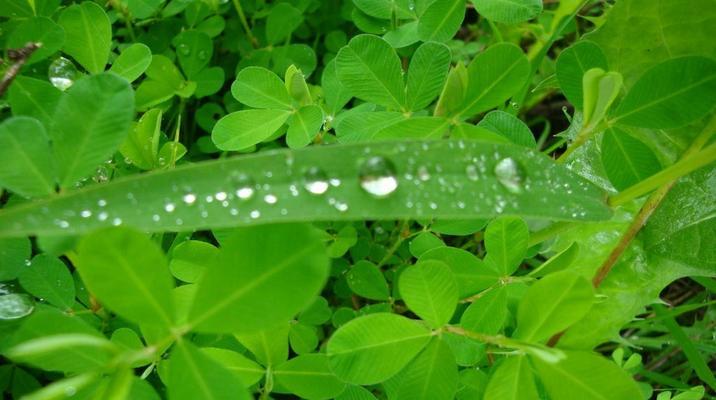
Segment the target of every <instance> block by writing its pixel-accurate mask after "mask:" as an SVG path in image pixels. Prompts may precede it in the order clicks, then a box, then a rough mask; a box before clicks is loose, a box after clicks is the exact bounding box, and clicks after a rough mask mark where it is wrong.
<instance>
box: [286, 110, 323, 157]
mask: <svg viewBox="0 0 716 400" xmlns="http://www.w3.org/2000/svg"><path fill="white" fill-rule="evenodd" d="M321 126H323V110H321V107H319V106H316V105H309V106H304V107H301V108H300V109H299V110H298V111H296V112H295V114H293V115H292V116H291V118H290V119H289V120H288V131H287V132H286V144H288V147H290V148H292V149H298V148H301V147H305V146H308V145H309V144H310V143H311V141H313V138H314V137H316V135H317V134H318V132H319V131H320V130H321Z"/></svg>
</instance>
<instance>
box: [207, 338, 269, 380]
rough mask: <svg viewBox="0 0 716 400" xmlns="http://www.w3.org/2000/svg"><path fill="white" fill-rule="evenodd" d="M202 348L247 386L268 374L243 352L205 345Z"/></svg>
mask: <svg viewBox="0 0 716 400" xmlns="http://www.w3.org/2000/svg"><path fill="white" fill-rule="evenodd" d="M200 350H201V352H202V353H204V354H206V355H207V356H209V358H211V359H213V360H214V361H216V362H217V363H219V364H221V365H222V366H223V367H224V368H226V369H228V370H229V371H231V372H233V373H234V374H236V376H237V377H238V378H239V380H240V381H241V383H242V384H243V385H244V386H245V387H249V386H252V385H254V384H255V383H256V382H258V381H260V380H261V378H263V377H264V375H265V374H266V371H264V369H263V367H261V366H260V365H258V364H257V363H256V362H255V361H252V360H250V359H249V358H247V357H246V356H244V355H242V354H241V353H237V352H235V351H231V350H226V349H221V348H216V347H203V348H201V349H200Z"/></svg>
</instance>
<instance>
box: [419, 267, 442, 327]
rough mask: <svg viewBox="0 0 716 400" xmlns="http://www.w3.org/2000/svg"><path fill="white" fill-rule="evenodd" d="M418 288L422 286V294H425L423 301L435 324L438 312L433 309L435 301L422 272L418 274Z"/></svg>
mask: <svg viewBox="0 0 716 400" xmlns="http://www.w3.org/2000/svg"><path fill="white" fill-rule="evenodd" d="M420 286H422V289H423V290H422V292H423V293H425V301H427V303H428V307H429V308H430V312H431V313H432V316H431V317H432V318H433V319H434V320H435V321H436V322H437V321H438V311H437V309H436V308H435V301H434V300H435V299H434V298H433V296H432V294H433V293H432V291H431V290H430V286H429V285H428V282H427V280H426V279H425V274H424V271H421V272H420Z"/></svg>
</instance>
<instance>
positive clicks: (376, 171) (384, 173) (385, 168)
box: [360, 156, 398, 198]
mask: <svg viewBox="0 0 716 400" xmlns="http://www.w3.org/2000/svg"><path fill="white" fill-rule="evenodd" d="M360 187H361V188H363V190H365V191H366V192H368V193H369V194H370V195H372V196H374V197H378V198H382V197H387V196H389V195H390V194H391V193H393V192H395V189H397V188H398V179H397V178H396V172H395V165H393V163H392V162H391V161H390V160H388V159H387V158H385V157H380V156H376V157H371V158H369V159H367V160H366V161H365V163H363V166H362V167H361V169H360Z"/></svg>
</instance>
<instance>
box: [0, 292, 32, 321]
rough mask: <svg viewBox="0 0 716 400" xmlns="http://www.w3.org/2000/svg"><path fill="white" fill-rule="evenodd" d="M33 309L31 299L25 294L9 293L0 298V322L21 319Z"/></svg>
mask: <svg viewBox="0 0 716 400" xmlns="http://www.w3.org/2000/svg"><path fill="white" fill-rule="evenodd" d="M34 308H35V304H34V303H33V301H32V298H30V296H28V295H26V294H20V293H11V294H5V295H2V296H0V320H12V319H19V318H22V317H24V316H26V315H29V314H30V313H31V312H32V310H33V309H34Z"/></svg>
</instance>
